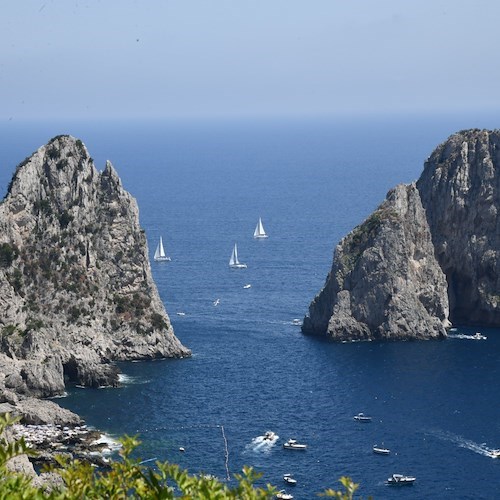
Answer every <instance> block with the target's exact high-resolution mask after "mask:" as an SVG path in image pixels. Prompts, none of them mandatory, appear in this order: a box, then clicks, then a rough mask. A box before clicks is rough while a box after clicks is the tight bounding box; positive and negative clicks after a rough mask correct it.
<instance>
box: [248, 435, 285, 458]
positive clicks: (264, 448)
mask: <svg viewBox="0 0 500 500" xmlns="http://www.w3.org/2000/svg"><path fill="white" fill-rule="evenodd" d="M278 439H279V436H278V435H277V434H274V435H273V437H272V438H271V439H268V438H266V437H265V435H263V436H257V437H256V438H253V439H252V442H251V443H250V444H248V445H247V446H246V449H247V450H248V451H253V452H255V453H269V452H270V451H271V449H272V448H273V446H274V445H275V444H276V441H278Z"/></svg>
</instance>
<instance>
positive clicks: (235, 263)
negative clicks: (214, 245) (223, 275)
mask: <svg viewBox="0 0 500 500" xmlns="http://www.w3.org/2000/svg"><path fill="white" fill-rule="evenodd" d="M229 267H230V268H231V269H245V268H246V267H247V265H246V264H242V263H241V262H240V261H239V260H238V247H237V246H236V243H235V244H234V248H233V253H232V254H231V258H230V259H229Z"/></svg>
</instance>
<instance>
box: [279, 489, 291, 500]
mask: <svg viewBox="0 0 500 500" xmlns="http://www.w3.org/2000/svg"><path fill="white" fill-rule="evenodd" d="M276 498H280V499H281V500H292V499H293V495H290V493H287V492H286V491H285V490H280V491H278V493H276Z"/></svg>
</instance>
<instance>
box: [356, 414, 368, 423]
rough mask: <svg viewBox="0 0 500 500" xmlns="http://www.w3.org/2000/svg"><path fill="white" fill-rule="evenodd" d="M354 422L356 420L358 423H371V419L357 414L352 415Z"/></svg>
mask: <svg viewBox="0 0 500 500" xmlns="http://www.w3.org/2000/svg"><path fill="white" fill-rule="evenodd" d="M353 418H354V420H357V421H358V422H371V421H372V417H370V416H368V415H365V414H364V413H358V414H357V415H354V417H353Z"/></svg>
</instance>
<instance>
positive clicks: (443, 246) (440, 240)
mask: <svg viewBox="0 0 500 500" xmlns="http://www.w3.org/2000/svg"><path fill="white" fill-rule="evenodd" d="M417 187H418V189H419V191H420V196H421V199H422V203H423V206H424V207H425V209H426V212H427V220H428V221H429V227H430V230H431V233H432V240H433V242H434V248H435V252H436V257H437V259H438V262H439V264H440V266H441V268H442V269H443V271H444V272H445V274H446V278H447V280H448V291H449V299H450V318H451V320H452V321H453V323H458V324H473V325H484V326H499V325H500V218H499V213H498V212H499V209H500V131H498V130H497V131H494V132H491V131H487V130H468V131H463V132H459V133H458V134H455V135H453V136H451V137H450V138H449V139H448V140H447V141H446V142H445V143H444V144H441V145H440V146H439V147H438V148H437V149H436V150H435V151H434V152H433V153H432V155H431V156H430V158H429V159H428V160H427V162H426V163H425V167H424V171H423V173H422V176H421V177H420V179H419V180H418V182H417Z"/></svg>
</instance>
